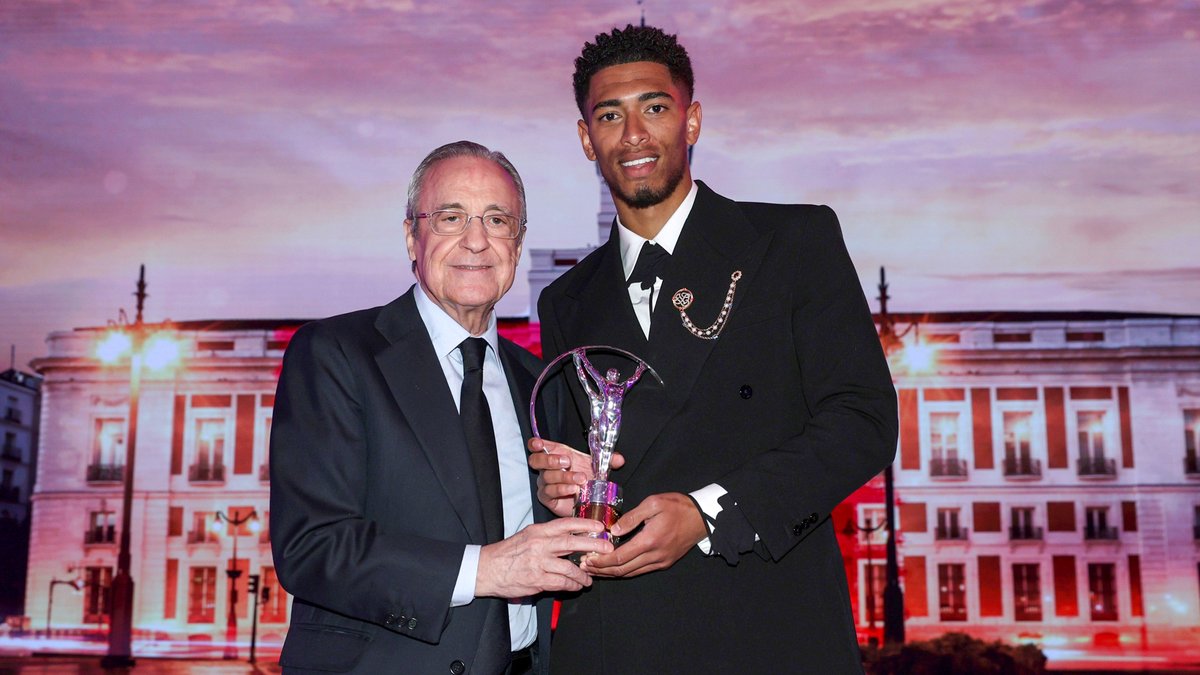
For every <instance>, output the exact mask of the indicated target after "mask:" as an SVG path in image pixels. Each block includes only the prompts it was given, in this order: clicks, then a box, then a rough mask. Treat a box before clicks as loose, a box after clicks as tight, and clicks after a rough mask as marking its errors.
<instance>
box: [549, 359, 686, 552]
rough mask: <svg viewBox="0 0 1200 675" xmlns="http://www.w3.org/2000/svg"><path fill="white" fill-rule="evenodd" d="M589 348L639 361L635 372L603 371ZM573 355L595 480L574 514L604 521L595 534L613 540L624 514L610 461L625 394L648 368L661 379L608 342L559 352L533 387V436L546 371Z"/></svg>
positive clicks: (583, 491) (587, 485)
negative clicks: (587, 414)
mask: <svg viewBox="0 0 1200 675" xmlns="http://www.w3.org/2000/svg"><path fill="white" fill-rule="evenodd" d="M589 351H606V352H615V353H617V354H621V355H622V356H625V357H627V358H629V359H630V360H632V361H634V362H635V363H637V368H636V369H635V370H634V372H633V375H630V376H629V377H628V378H627V379H625V380H622V379H621V373H620V371H618V370H617V369H616V368H609V369H608V370H607V371H605V372H604V373H603V374H601V373H600V371H598V370H597V369H596V367H595V366H593V365H592V362H591V361H588V358H587V353H588V352H589ZM568 356H570V357H571V360H572V361H573V362H574V364H575V374H576V375H577V376H578V377H579V383H580V384H581V385H583V390H584V391H585V392H587V396H588V403H589V407H590V409H591V418H592V421H591V424H590V426H589V427H588V452H589V453H591V456H592V479H591V480H589V481H587V482H586V483H584V485H583V488H582V489H581V490H580V491H579V494H578V495H577V496H576V499H575V515H576V516H577V517H579V518H591V519H592V520H598V521H600V522H602V523H604V527H605V530H606V531H605V532H602V533H599V534H596V535H593V536H596V537H598V538H600V539H612V538H613V537H612V535H611V534H609V533H608V532H607V530H608V529H610V528H612V526H613V524H615V523H616V522H617V519H618V518H620V517H621V488H620V487H619V486H618V485H617V484H616V483H614V482H612V481H610V480H609V479H608V469H609V464H610V463H611V462H612V455H613V451H614V449H615V448H616V445H617V436H618V435H619V434H620V431H621V404H622V403H623V402H624V400H625V394H626V393H628V392H629V390H630V389H631V388H633V385H635V384H637V382H638V380H639V379H641V377H642V374H643V373H645V372H646V371H649V372H650V374H651V375H653V376H654V379H656V380H658V383H659V384H662V383H663V381H662V378H661V377H659V375H658V373H656V372H654V369H653V368H651V367H650V365H649V364H648V363H646V362H645V361H643V360H642V359H640V358H638V357H637V356H634V355H633V354H631V353H629V352H627V351H625V350H624V349H619V348H617V347H609V346H607V345H595V346H590V347H576V348H575V349H572V350H570V351H568V352H565V353H563V354H560V355H559V356H558V357H556V358H555V359H554V360H553V361H551V362H550V363H549V364H548V365H547V366H546V368H545V369H544V370H543V371H542V374H541V375H540V376H538V379H537V382H536V383H535V384H534V386H533V394H532V396H531V397H530V401H529V419H530V420H531V422H532V424H533V435H534V436H535V437H538V438H540V437H541V435H540V434H539V433H538V428H537V415H536V414H535V411H534V402H535V401H536V400H537V394H538V389H539V388H540V387H541V385H542V381H543V380H544V379H545V378H546V374H547V373H549V372H551V371H552V370H553V369H554V367H555V366H556V365H558V363H559V362H560V361H562V360H563V359H565V358H567V357H568Z"/></svg>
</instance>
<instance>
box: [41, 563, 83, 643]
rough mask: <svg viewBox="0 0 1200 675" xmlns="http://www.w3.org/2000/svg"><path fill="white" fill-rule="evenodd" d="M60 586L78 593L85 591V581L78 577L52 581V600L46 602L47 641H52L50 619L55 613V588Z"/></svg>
mask: <svg viewBox="0 0 1200 675" xmlns="http://www.w3.org/2000/svg"><path fill="white" fill-rule="evenodd" d="M67 571H68V572H70V571H71V570H69V569H68V570H67ZM59 584H62V585H64V586H70V587H71V588H72V589H74V590H75V592H76V593H78V592H79V591H80V590H82V589H83V579H80V578H79V577H76V578H74V579H51V580H50V599H49V601H47V602H46V639H50V630H51V625H52V624H51V623H50V617H51V616H52V614H53V612H54V587H55V586H57V585H59Z"/></svg>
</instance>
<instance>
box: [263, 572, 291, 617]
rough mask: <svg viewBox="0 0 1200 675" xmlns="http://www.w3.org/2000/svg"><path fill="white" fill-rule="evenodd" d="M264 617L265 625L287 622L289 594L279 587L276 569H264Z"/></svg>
mask: <svg viewBox="0 0 1200 675" xmlns="http://www.w3.org/2000/svg"><path fill="white" fill-rule="evenodd" d="M262 594H263V600H262V616H261V620H262V622H263V623H286V622H287V620H288V619H287V594H286V593H284V592H283V587H282V586H280V585H279V579H278V578H277V577H276V576H275V568H274V567H264V568H263V571H262Z"/></svg>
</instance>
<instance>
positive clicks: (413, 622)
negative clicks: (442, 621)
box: [408, 616, 417, 630]
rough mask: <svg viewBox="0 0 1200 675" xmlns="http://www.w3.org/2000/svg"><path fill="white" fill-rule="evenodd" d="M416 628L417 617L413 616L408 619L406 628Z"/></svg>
mask: <svg viewBox="0 0 1200 675" xmlns="http://www.w3.org/2000/svg"><path fill="white" fill-rule="evenodd" d="M416 628H417V617H415V616H414V617H413V618H411V619H409V620H408V629H409V630H416Z"/></svg>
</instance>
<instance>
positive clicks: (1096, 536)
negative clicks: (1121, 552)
mask: <svg viewBox="0 0 1200 675" xmlns="http://www.w3.org/2000/svg"><path fill="white" fill-rule="evenodd" d="M1083 538H1084V539H1087V540H1088V541H1114V540H1116V538H1117V528H1115V527H1099V526H1097V525H1087V526H1085V527H1084V528H1083Z"/></svg>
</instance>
